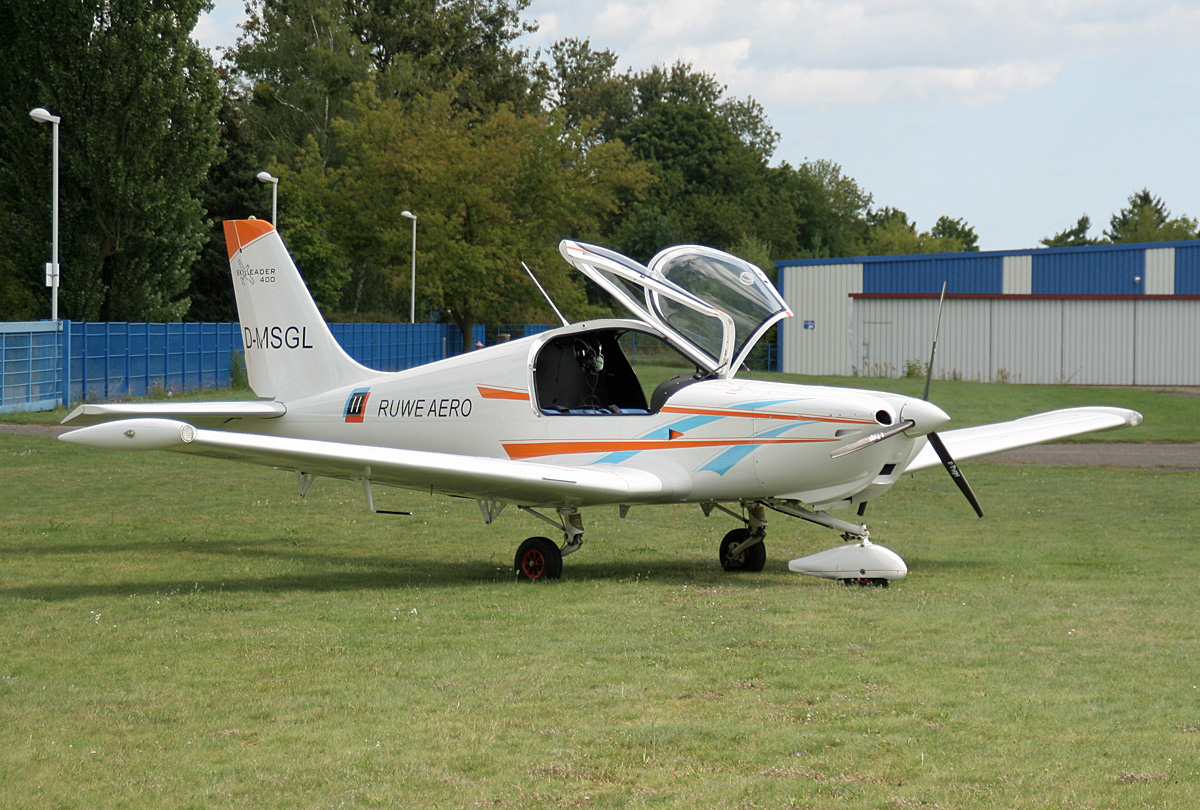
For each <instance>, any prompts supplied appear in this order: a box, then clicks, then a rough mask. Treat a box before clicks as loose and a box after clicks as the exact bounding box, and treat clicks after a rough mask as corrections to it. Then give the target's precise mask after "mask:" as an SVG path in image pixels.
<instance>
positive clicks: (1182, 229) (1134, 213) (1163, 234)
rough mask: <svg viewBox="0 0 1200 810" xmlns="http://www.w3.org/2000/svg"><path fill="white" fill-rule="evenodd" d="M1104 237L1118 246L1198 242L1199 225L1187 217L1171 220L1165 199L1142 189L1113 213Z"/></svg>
mask: <svg viewBox="0 0 1200 810" xmlns="http://www.w3.org/2000/svg"><path fill="white" fill-rule="evenodd" d="M1104 235H1105V236H1106V237H1108V239H1109V240H1110V241H1112V242H1115V243H1120V242H1169V241H1175V240H1183V239H1195V238H1196V236H1197V222H1196V220H1194V219H1191V218H1190V217H1186V216H1183V217H1176V218H1174V219H1172V218H1171V212H1170V211H1168V210H1167V206H1166V204H1165V203H1163V201H1162V198H1160V197H1156V196H1154V195H1153V194H1151V193H1150V190H1149V189H1145V188H1143V189H1142V190H1141V191H1139V192H1137V193H1136V194H1131V195H1130V197H1129V205H1128V206H1126V207H1125V208H1122V209H1121V210H1120V211H1118V212H1117V213H1115V214H1113V216H1112V219H1111V220H1110V222H1109V226H1108V230H1106V231H1105V232H1104Z"/></svg>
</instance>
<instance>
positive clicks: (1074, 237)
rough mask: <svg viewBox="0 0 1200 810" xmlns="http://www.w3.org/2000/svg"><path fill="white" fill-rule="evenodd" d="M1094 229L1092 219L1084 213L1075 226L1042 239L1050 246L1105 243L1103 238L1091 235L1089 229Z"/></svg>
mask: <svg viewBox="0 0 1200 810" xmlns="http://www.w3.org/2000/svg"><path fill="white" fill-rule="evenodd" d="M1091 229H1092V220H1091V218H1090V217H1089V216H1088V215H1087V214H1084V215H1082V216H1081V217H1079V221H1078V222H1076V223H1075V227H1074V228H1067V229H1066V230H1062V231H1059V232H1058V233H1056V234H1054V236H1047V237H1046V238H1045V239H1043V240H1042V245H1044V246H1045V247H1048V248H1053V247H1080V246H1083V245H1099V244H1101V243H1103V241H1104V240H1103V239H1093V238H1091V237H1089V236H1088V235H1087V234H1088V231H1090V230H1091Z"/></svg>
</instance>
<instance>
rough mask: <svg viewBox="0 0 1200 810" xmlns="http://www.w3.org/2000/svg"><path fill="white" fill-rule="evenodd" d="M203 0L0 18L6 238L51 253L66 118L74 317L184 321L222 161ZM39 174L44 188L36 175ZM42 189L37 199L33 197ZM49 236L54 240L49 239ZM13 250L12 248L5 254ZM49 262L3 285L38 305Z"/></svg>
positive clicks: (65, 185)
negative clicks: (45, 114)
mask: <svg viewBox="0 0 1200 810" xmlns="http://www.w3.org/2000/svg"><path fill="white" fill-rule="evenodd" d="M205 6H206V2H205V0H172V1H171V2H166V1H165V0H90V1H89V2H78V3H69V4H68V3H43V2H38V1H37V0H9V2H7V3H6V4H5V5H4V8H3V10H2V11H0V27H2V28H3V29H4V30H5V32H6V35H5V37H4V38H3V39H2V40H0V64H3V65H4V66H5V69H4V71H3V72H2V73H3V79H2V81H0V107H2V108H3V109H4V111H5V113H6V119H7V120H10V121H14V122H18V121H19V122H21V126H20V127H16V126H14V127H6V128H5V129H4V136H3V141H2V142H0V200H3V202H2V203H0V205H3V207H4V211H3V214H4V215H3V217H2V218H0V238H2V239H3V241H4V243H5V245H6V246H9V245H13V244H14V243H16V242H17V241H18V240H27V239H30V237H31V236H33V235H34V234H37V235H38V236H39V237H40V238H33V239H32V241H31V244H32V245H33V246H35V247H34V250H35V252H37V253H41V254H42V255H44V256H47V257H48V256H49V249H48V246H47V242H48V233H47V231H48V230H49V229H48V228H47V226H46V225H45V224H43V223H46V222H47V221H48V219H49V216H48V211H49V189H48V183H47V181H46V179H45V178H46V177H47V175H48V172H47V165H48V158H47V155H48V151H49V149H48V143H49V132H47V131H46V129H47V128H46V127H37V128H33V127H32V122H30V121H29V120H28V112H29V110H30V109H31V108H33V107H35V106H45V107H47V108H48V109H50V110H51V111H52V112H54V113H55V114H57V115H59V116H61V118H62V127H61V142H60V178H61V208H60V223H61V258H60V262H61V265H62V272H63V286H62V293H61V304H62V307H61V310H62V314H63V315H64V316H65V317H68V318H74V319H84V320H93V319H105V320H175V319H178V318H180V317H181V316H182V315H183V314H184V313H185V312H186V311H187V308H188V299H187V297H186V294H185V293H186V289H187V286H188V281H189V272H190V268H191V266H192V263H193V262H194V261H195V258H196V255H197V253H198V252H199V249H200V246H201V244H202V243H203V241H204V238H205V227H204V211H203V208H202V207H201V205H200V203H199V202H198V200H197V199H196V192H197V189H198V188H199V186H200V184H201V183H202V182H203V180H204V177H205V174H206V172H207V171H208V167H209V165H210V164H211V163H212V161H213V160H214V158H215V157H216V154H217V145H216V142H217V122H216V114H217V105H218V101H219V90H218V87H217V80H216V74H215V71H214V69H213V66H212V64H211V61H210V60H209V58H208V56H207V54H205V53H203V52H202V51H201V50H200V49H199V47H198V46H197V45H196V44H195V43H194V42H192V40H191V39H190V38H189V35H190V33H191V31H192V29H193V28H194V27H195V24H196V21H197V19H198V17H199V14H200V12H201V10H202V9H203V8H204V7H205ZM35 178H36V179H35ZM34 189H36V190H37V191H33V190H34ZM42 234H46V235H45V236H42ZM6 249H7V248H6ZM44 261H45V260H44V259H42V260H41V261H37V262H29V263H28V264H25V262H26V259H25V257H22V266H21V267H20V269H19V270H16V271H15V272H17V273H18V274H20V275H19V278H18V279H17V280H16V284H15V285H14V284H13V283H12V281H13V280H12V279H10V280H9V281H7V282H4V283H0V288H5V289H9V290H12V289H13V288H15V289H16V292H15V293H10V295H12V296H14V297H15V298H16V299H17V301H18V303H20V302H21V301H22V300H34V301H35V300H37V297H38V296H36V295H33V294H31V293H30V291H31V290H34V289H36V288H37V287H39V286H40V285H41V281H42V278H41V276H42V270H41V268H42V264H43V263H44Z"/></svg>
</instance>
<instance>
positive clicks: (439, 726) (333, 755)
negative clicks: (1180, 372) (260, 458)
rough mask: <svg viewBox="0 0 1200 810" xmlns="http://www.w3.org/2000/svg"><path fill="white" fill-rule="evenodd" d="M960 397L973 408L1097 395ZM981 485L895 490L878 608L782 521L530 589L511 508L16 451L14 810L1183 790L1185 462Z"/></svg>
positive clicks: (636, 535) (678, 530)
mask: <svg viewBox="0 0 1200 810" xmlns="http://www.w3.org/2000/svg"><path fill="white" fill-rule="evenodd" d="M864 382H865V384H868V385H873V386H875V387H885V388H890V389H892V390H897V389H900V388H901V385H898V384H897V383H901V384H906V383H907V381H895V380H890V381H864ZM973 385H974V384H970V383H935V392H936V397H935V398H936V399H937V400H938V401H939V402H940V403H941V404H943V406H944V407H946V409H947V410H948V411H950V412H951V413H952V414H953V415H955V416H956V424H970V423H973V422H978V421H988V420H989V419H991V418H993V417H991V416H989V414H994V413H997V412H1002V411H1004V410H1005V409H1011V408H1014V407H1016V408H1018V409H1019V410H1018V412H1017V413H1013V414H1011V415H1014V416H1015V415H1019V414H1020V413H1024V412H1029V411H1032V410H1040V409H1044V408H1045V407H1063V406H1064V404H1063V403H1065V404H1079V403H1078V402H1075V401H1074V399H1075V398H1076V397H1079V396H1081V394H1080V390H1081V389H1074V388H1070V389H1051V388H1046V389H1042V388H1041V387H1033V386H997V385H991V386H982V387H980V388H974V387H973ZM1026 389H1029V390H1026ZM918 392H919V388H918ZM1010 397H1017V398H1019V399H1020V402H1019V403H1018V404H1017V405H1013V404H1012V403H1009V402H1008V401H1007V400H1008V399H1009V398H1010ZM1126 397H1127V398H1126ZM951 400H953V402H951ZM1085 401H1088V402H1096V403H1104V404H1118V405H1127V406H1129V407H1135V408H1139V409H1140V410H1142V411H1143V412H1144V413H1145V414H1146V416H1147V423H1146V425H1144V426H1143V427H1141V428H1138V429H1136V430H1130V431H1125V432H1123V433H1121V432H1118V433H1113V434H1109V435H1107V436H1105V438H1111V439H1117V438H1120V439H1129V440H1139V441H1185V442H1193V441H1197V440H1198V439H1197V437H1196V431H1197V430H1198V427H1197V424H1198V423H1200V401H1197V400H1194V399H1188V398H1183V397H1173V396H1168V395H1164V394H1155V393H1152V392H1145V391H1126V390H1124V389H1121V390H1111V391H1105V390H1103V389H1100V390H1097V391H1096V392H1095V396H1091V392H1089V395H1088V397H1087V398H1086V400H1085ZM1047 402H1049V403H1051V404H1049V405H1045V404H1039V403H1047ZM1030 403H1033V404H1032V405H1030ZM1054 403H1058V404H1054ZM1164 419H1165V423H1164ZM1156 422H1157V423H1156ZM1139 431H1140V432H1141V434H1140V435H1137V434H1138V433H1139ZM964 467H965V469H966V472H967V474H968V475H969V476H970V479H971V483H972V485H973V486H974V488H975V490H976V492H977V494H978V495H979V497H980V499H981V500H982V502H983V505H984V508H985V509H986V510H987V513H988V514H987V517H986V518H984V519H983V520H976V519H975V518H974V516H973V513H972V512H971V511H970V508H969V507H968V506H967V505H966V504H965V502H963V500H962V498H961V496H960V495H959V494H958V492H957V490H956V489H954V486H953V484H952V483H951V482H950V480H949V478H948V476H946V475H944V474H941V473H939V471H936V470H931V471H927V472H923V473H919V474H917V475H915V476H912V477H910V478H908V479H906V480H904V481H902V482H901V483H900V484H899V485H898V486H897V487H896V488H895V489H894V490H893V491H892V492H891V493H889V494H888V496H887V497H885V498H883V499H880V500H879V501H878V502H876V503H874V504H872V507H871V510H870V512H869V513H868V519H869V523H870V526H871V528H872V532H873V537H874V538H875V539H876V540H878V541H879V542H882V543H884V544H886V545H888V546H890V547H892V548H894V549H895V550H896V551H898V552H899V553H900V554H901V555H902V556H904V558H905V560H906V561H907V562H908V564H909V567H910V570H911V574H910V575H909V577H908V579H906V580H904V581H903V582H900V583H897V584H895V585H893V586H892V587H891V588H888V589H886V590H883V589H859V588H846V587H843V586H841V585H837V584H834V583H830V582H826V581H822V580H813V579H808V578H803V577H799V576H797V575H794V574H790V573H789V572H788V571H787V570H786V560H787V559H790V558H791V557H795V556H799V555H801V554H805V553H811V552H813V551H817V550H820V549H823V548H827V547H830V546H832V545H834V544H835V543H836V536H835V535H834V534H833V533H832V532H828V531H825V530H821V529H817V528H815V527H812V526H810V525H808V524H804V523H801V522H799V521H793V520H789V519H787V518H784V517H782V516H777V517H775V519H774V520H773V522H772V526H771V529H770V530H769V531H770V534H769V539H768V551H769V560H768V564H767V570H766V571H764V572H763V573H762V574H757V575H745V576H734V575H726V574H723V573H722V572H721V571H720V567H719V565H718V564H717V562H716V546H717V543H718V541H719V539H720V537H721V536H722V535H723V534H724V532H725V531H727V530H728V529H729V528H731V527H732V521H731V520H729V519H728V518H719V517H717V516H716V515H714V516H713V517H711V518H704V517H703V516H702V515H701V513H700V510H699V509H697V508H693V507H662V508H658V507H655V508H641V509H638V508H635V509H634V510H632V511H631V512H630V514H629V517H628V518H627V519H625V520H622V519H620V518H619V517H618V515H617V510H616V509H611V510H593V511H590V512H588V513H586V517H587V526H588V536H587V541H586V542H585V544H584V548H583V550H582V551H580V552H579V553H578V554H576V555H573V556H571V557H568V558H567V560H566V563H565V573H564V578H563V579H562V580H560V581H558V582H551V583H544V584H541V585H537V586H527V585H521V584H518V583H516V582H514V581H513V578H512V575H511V573H510V568H511V564H512V555H513V552H514V550H515V547H516V545H517V543H518V542H519V541H520V540H521V539H522V538H524V537H525V536H528V535H529V534H534V533H541V531H542V528H541V527H540V525H539V524H536V523H535V522H532V521H530V520H529V519H528V518H526V517H524V516H522V515H520V514H518V513H515V510H509V511H506V512H505V513H504V514H503V515H502V516H501V518H500V519H499V520H498V521H497V522H496V523H495V524H493V525H492V526H484V525H483V524H482V522H481V521H480V519H479V514H478V510H477V509H476V508H475V505H474V504H473V503H471V502H469V501H457V500H452V499H448V498H441V497H437V496H430V495H427V494H426V495H417V494H412V493H406V492H401V491H395V490H379V491H377V498H378V500H379V501H380V503H379V505H380V507H381V508H395V509H411V510H412V511H413V513H414V514H413V515H412V516H411V517H389V516H380V515H370V514H368V513H367V512H366V511H365V509H364V506H363V503H362V500H363V498H362V492H361V489H359V488H358V487H356V486H353V485H350V484H343V483H340V482H331V481H326V480H321V481H318V482H317V484H315V485H314V486H313V488H312V490H311V491H310V492H309V495H308V498H307V499H305V500H301V499H299V498H298V497H297V496H296V494H295V486H294V481H293V479H292V478H291V477H290V476H289V475H287V474H284V473H275V472H271V471H268V470H260V469H258V468H255V467H252V466H239V465H235V464H227V463H221V462H217V461H213V460H209V459H201V458H185V457H179V456H174V455H171V454H165V453H164V454H123V453H103V452H100V451H94V450H88V449H86V448H79V447H74V446H70V445H65V444H63V443H61V442H56V441H54V440H53V439H50V438H45V437H39V436H32V435H14V434H0V482H2V483H3V501H0V565H2V568H0V570H2V572H3V574H2V577H0V728H2V729H3V730H4V732H5V734H4V739H5V744H4V746H3V747H0V807H4V808H10V807H11V808H207V807H222V808H226V807H238V808H339V807H346V808H365V807H406V808H407V807H422V808H425V807H430V808H432V807H447V808H450V807H467V808H470V807H499V808H524V807H547V808H549V807H595V808H616V807H634V808H637V807H664V808H684V807H686V808H697V807H728V808H755V807H766V808H824V807H834V806H837V807H852V808H918V807H921V808H961V807H968V806H969V807H972V808H1127V807H1153V808H1188V807H1195V806H1197V804H1198V803H1200V745H1198V743H1200V630H1198V628H1200V603H1198V601H1197V598H1196V591H1197V585H1198V584H1200V576H1198V573H1197V572H1198V570H1200V553H1198V545H1197V525H1198V524H1200V505H1198V502H1197V496H1198V495H1200V472H1148V471H1128V470H1115V469H1094V468H1067V467H1039V466H1026V465H1004V464H992V463H978V462H976V463H972V462H967V463H966V464H965V465H964Z"/></svg>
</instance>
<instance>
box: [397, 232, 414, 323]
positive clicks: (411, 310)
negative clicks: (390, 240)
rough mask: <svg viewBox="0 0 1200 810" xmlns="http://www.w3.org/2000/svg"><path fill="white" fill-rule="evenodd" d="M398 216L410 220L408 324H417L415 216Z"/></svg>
mask: <svg viewBox="0 0 1200 810" xmlns="http://www.w3.org/2000/svg"><path fill="white" fill-rule="evenodd" d="M400 216H402V217H404V218H405V219H411V220H412V224H413V234H412V297H411V298H409V300H408V322H409V323H416V322H417V215H416V214H414V213H413V212H412V211H401V212H400Z"/></svg>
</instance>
